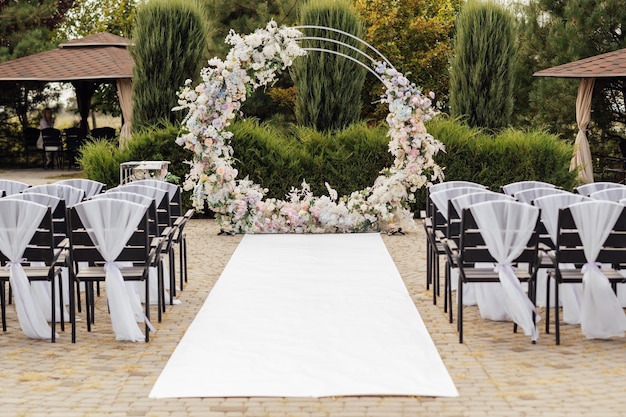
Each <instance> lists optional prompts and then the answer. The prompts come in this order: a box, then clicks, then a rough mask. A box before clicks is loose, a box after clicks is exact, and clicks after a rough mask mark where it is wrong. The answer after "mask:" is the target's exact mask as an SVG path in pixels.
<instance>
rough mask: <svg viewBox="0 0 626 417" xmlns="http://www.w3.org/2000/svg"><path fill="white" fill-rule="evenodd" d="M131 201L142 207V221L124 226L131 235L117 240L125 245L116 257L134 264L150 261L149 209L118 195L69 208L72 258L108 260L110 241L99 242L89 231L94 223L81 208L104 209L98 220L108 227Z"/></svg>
mask: <svg viewBox="0 0 626 417" xmlns="http://www.w3.org/2000/svg"><path fill="white" fill-rule="evenodd" d="M128 205H133V206H136V207H137V208H136V210H140V211H141V216H140V218H139V223H138V224H136V225H135V224H128V229H125V230H124V233H125V234H126V235H128V236H129V237H128V239H122V240H125V242H121V241H119V240H118V242H116V244H118V245H123V248H122V249H121V251H120V252H119V255H117V257H116V258H115V261H120V262H122V261H127V262H133V263H134V264H135V263H136V264H145V263H146V262H148V261H149V253H150V235H149V232H148V212H147V210H146V209H145V207H144V206H141V205H139V204H134V203H129V202H127V201H122V200H114V199H97V200H89V201H85V202H83V203H79V204H77V205H75V206H73V207H70V208H69V209H68V211H67V220H68V229H69V235H68V237H69V242H70V260H71V262H73V263H76V262H89V263H92V264H93V263H94V262H105V261H107V259H106V258H105V256H106V255H105V254H104V249H103V247H104V246H106V245H105V244H103V242H95V241H94V240H93V239H92V236H91V235H90V234H89V231H88V229H90V230H92V229H91V225H89V223H88V221H87V220H86V219H85V218H83V217H82V216H81V214H80V210H81V209H84V211H87V212H90V213H93V212H94V210H100V211H101V212H100V213H99V220H98V221H99V223H100V226H101V227H102V229H103V230H106V229H109V228H111V227H112V225H113V224H115V222H117V221H119V220H120V219H119V218H118V213H120V212H122V211H123V210H122V208H123V207H128ZM104 236H105V237H106V238H115V237H114V236H110V235H109V233H104Z"/></svg>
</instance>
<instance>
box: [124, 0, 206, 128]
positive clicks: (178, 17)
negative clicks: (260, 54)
mask: <svg viewBox="0 0 626 417" xmlns="http://www.w3.org/2000/svg"><path fill="white" fill-rule="evenodd" d="M133 41H134V47H133V48H132V52H133V57H134V59H135V67H134V69H133V128H134V129H138V128H142V127H147V126H152V125H157V124H159V123H160V122H162V121H166V120H169V121H170V122H175V121H176V120H180V118H182V117H183V116H184V115H183V114H181V113H180V112H172V108H173V107H175V106H176V105H177V104H178V98H177V96H176V92H177V91H178V90H179V89H180V87H181V86H183V84H184V82H185V80H186V79H188V78H192V79H194V78H197V77H198V75H199V72H200V69H201V68H202V66H203V64H204V60H205V58H206V56H207V28H206V25H205V19H204V16H203V15H202V12H201V11H200V9H199V8H198V6H197V4H196V2H195V1H193V0H150V1H149V2H147V3H144V4H143V5H142V6H141V7H140V8H138V10H137V20H136V22H135V27H134V30H133Z"/></svg>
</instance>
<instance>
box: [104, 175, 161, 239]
mask: <svg viewBox="0 0 626 417" xmlns="http://www.w3.org/2000/svg"><path fill="white" fill-rule="evenodd" d="M111 191H121V192H130V193H136V194H140V195H144V196H146V197H150V198H152V199H154V201H155V204H156V209H157V224H158V233H159V234H161V233H163V231H164V230H165V229H166V228H168V227H170V226H172V224H173V222H172V217H171V214H170V202H169V196H168V192H167V191H166V190H163V189H160V188H156V187H148V186H146V185H139V184H135V182H131V183H128V184H122V185H120V186H118V187H115V188H112V189H111Z"/></svg>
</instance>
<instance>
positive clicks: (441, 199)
mask: <svg viewBox="0 0 626 417" xmlns="http://www.w3.org/2000/svg"><path fill="white" fill-rule="evenodd" d="M484 191H485V190H484V189H482V188H477V187H454V188H448V189H447V190H441V191H436V192H434V193H431V194H430V199H431V200H432V201H433V204H434V205H435V206H436V207H437V210H439V211H440V212H441V214H442V215H443V217H444V218H445V219H446V220H448V200H450V199H453V198H455V197H458V196H461V195H465V194H473V193H482V192H484Z"/></svg>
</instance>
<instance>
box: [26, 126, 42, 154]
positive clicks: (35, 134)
mask: <svg viewBox="0 0 626 417" xmlns="http://www.w3.org/2000/svg"><path fill="white" fill-rule="evenodd" d="M40 134H41V131H40V130H39V129H37V128H36V127H27V128H26V129H24V133H23V138H24V147H25V148H27V149H28V148H30V149H32V148H36V147H37V141H38V140H39V135H40Z"/></svg>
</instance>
